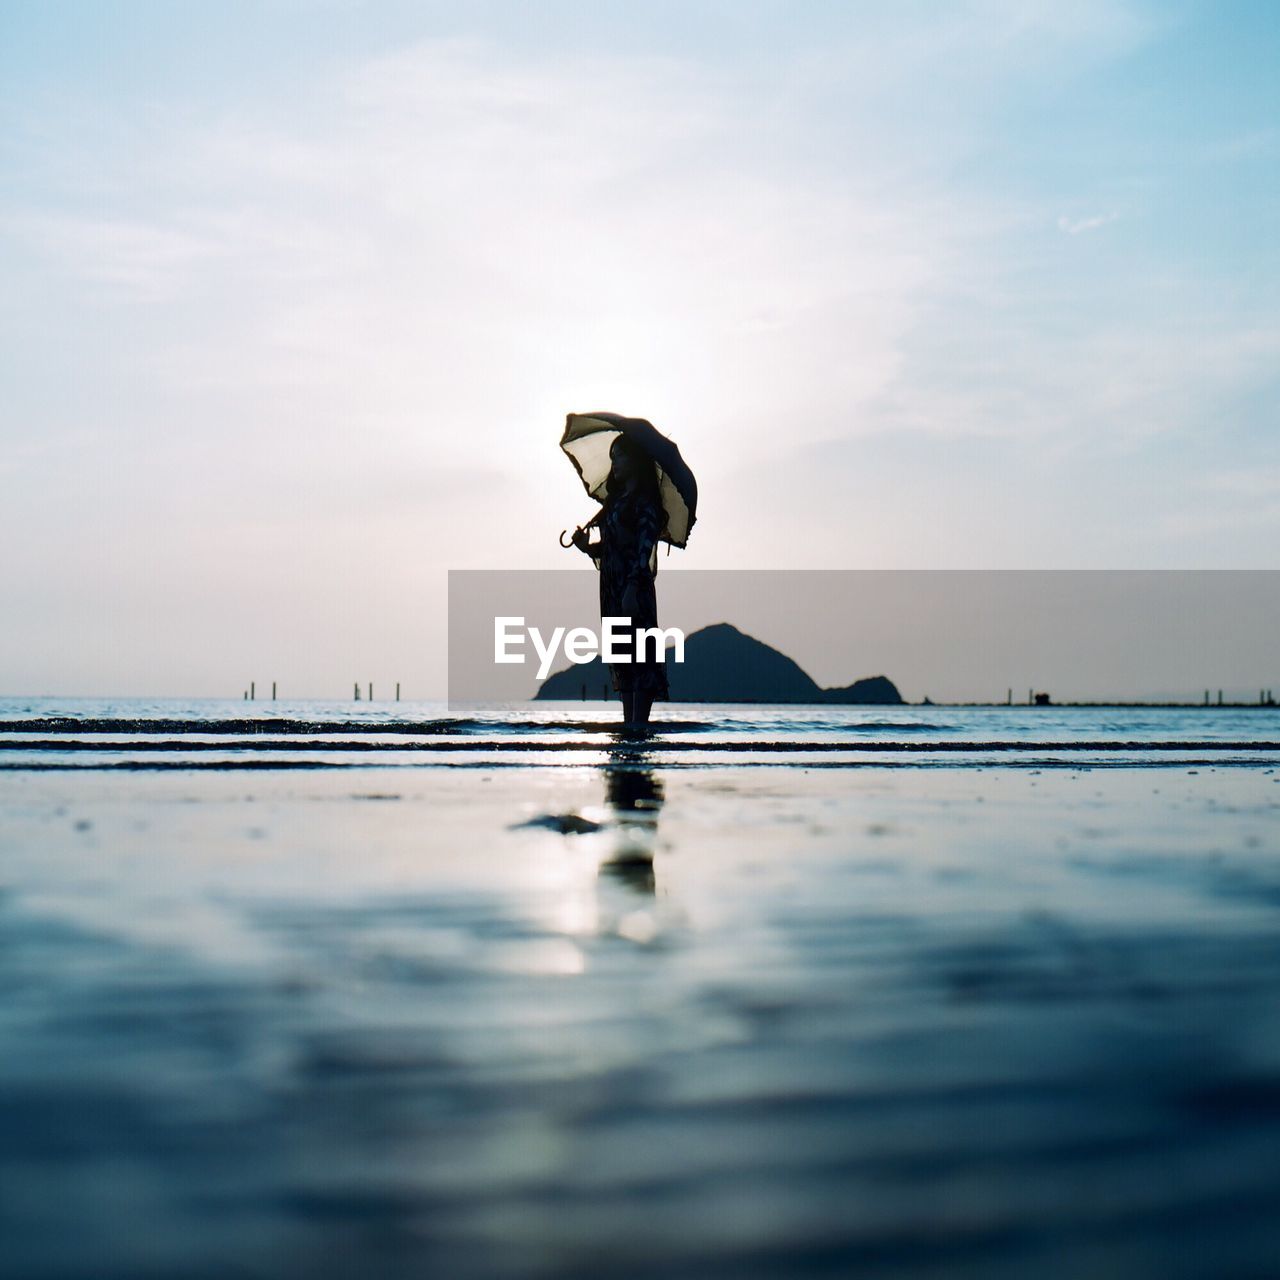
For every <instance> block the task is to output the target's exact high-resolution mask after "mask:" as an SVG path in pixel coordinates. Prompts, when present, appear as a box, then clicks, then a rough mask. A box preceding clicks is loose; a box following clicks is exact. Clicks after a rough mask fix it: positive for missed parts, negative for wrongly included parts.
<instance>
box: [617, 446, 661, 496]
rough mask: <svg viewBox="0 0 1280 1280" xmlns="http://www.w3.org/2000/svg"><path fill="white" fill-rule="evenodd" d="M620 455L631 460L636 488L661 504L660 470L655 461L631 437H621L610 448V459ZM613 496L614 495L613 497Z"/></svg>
mask: <svg viewBox="0 0 1280 1280" xmlns="http://www.w3.org/2000/svg"><path fill="white" fill-rule="evenodd" d="M619 453H625V454H626V455H627V456H628V457H629V458H630V459H631V465H632V468H633V469H634V470H635V473H636V487H637V488H638V489H639V491H640V492H641V493H642V494H644V495H645V496H646V497H649V498H652V499H653V500H654V501H655V502H661V497H662V495H661V490H660V489H659V487H658V469H657V467H656V466H655V465H654V461H653V459H652V458H651V457H650V456H649V455H648V453H646V452H645V451H644V450H643V449H642V448H641V447H640V446H639V445H638V444H636V442H635V441H634V440H632V439H631V437H630V436H625V435H619V436H618V437H617V438H616V439H615V440H614V442H613V443H612V444H611V445H610V446H609V457H610V459H613V458H616V457H617V455H618V454H619ZM611 496H612V495H611Z"/></svg>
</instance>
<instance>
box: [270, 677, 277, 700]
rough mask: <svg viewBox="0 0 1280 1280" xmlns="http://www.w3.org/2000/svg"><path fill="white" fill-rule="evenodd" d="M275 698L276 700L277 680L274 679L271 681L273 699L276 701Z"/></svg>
mask: <svg viewBox="0 0 1280 1280" xmlns="http://www.w3.org/2000/svg"><path fill="white" fill-rule="evenodd" d="M275 700H276V682H275V681H274V680H273V681H272V682H271V701H272V702H274V701H275Z"/></svg>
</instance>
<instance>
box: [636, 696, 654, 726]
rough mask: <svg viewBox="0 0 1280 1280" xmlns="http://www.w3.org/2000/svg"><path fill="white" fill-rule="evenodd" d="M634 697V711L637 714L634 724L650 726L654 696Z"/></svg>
mask: <svg viewBox="0 0 1280 1280" xmlns="http://www.w3.org/2000/svg"><path fill="white" fill-rule="evenodd" d="M631 696H632V710H633V712H634V714H635V720H634V721H633V722H632V723H633V724H648V723H649V712H650V711H651V710H652V709H653V694H651V693H634V694H632V695H631Z"/></svg>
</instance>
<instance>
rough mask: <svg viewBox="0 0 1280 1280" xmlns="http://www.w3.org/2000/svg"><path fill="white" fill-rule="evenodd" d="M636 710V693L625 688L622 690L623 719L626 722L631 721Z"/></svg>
mask: <svg viewBox="0 0 1280 1280" xmlns="http://www.w3.org/2000/svg"><path fill="white" fill-rule="evenodd" d="M634 711H635V695H634V694H632V693H631V692H629V691H628V690H626V689H624V690H623V691H622V721H623V723H624V724H630V723H631V717H632V714H633V713H634Z"/></svg>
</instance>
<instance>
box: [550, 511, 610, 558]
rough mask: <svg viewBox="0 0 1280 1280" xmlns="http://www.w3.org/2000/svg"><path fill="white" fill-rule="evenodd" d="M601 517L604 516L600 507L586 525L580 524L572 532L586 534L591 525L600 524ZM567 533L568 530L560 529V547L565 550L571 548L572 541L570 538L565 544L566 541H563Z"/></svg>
mask: <svg viewBox="0 0 1280 1280" xmlns="http://www.w3.org/2000/svg"><path fill="white" fill-rule="evenodd" d="M602 515H604V508H603V507H601V509H600V510H599V511H597V512H596V513H595V515H593V516H592V517H591V519H590V520H588V521H587V523H586V524H580V525H579V526H578V528H577V529H575V530H574V532H575V533H576V532H579V531H581V532H582V533H586V531H587V530H588V529H590V528H591V526H592V525H593V524H599V523H600V517H601V516H602ZM568 532H569V530H568V529H561V530H560V545H561V546H562V547H565V548H568V547H571V546H573V539H572V538H570V539H569V541H568V542H566V541H565V540H564V535H565V534H566V533H568Z"/></svg>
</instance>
